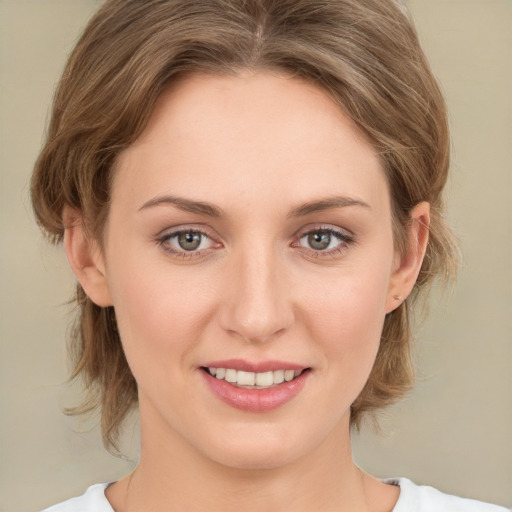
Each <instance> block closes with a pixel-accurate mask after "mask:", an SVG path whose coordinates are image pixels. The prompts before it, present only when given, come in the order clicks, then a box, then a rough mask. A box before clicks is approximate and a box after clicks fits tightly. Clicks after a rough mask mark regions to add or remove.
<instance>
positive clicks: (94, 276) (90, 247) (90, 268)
mask: <svg viewBox="0 0 512 512" xmlns="http://www.w3.org/2000/svg"><path fill="white" fill-rule="evenodd" d="M62 219H63V222H64V226H65V231H64V249H65V251H66V255H67V257H68V261H69V264H70V266H71V269H72V270H73V272H74V274H75V276H76V278H77V279H78V281H79V282H80V284H81V285H82V288H83V289H84V291H85V293H86V294H87V296H88V297H89V298H90V299H91V300H92V301H93V302H94V303H95V304H97V305H98V306H101V307H107V306H112V298H111V296H110V290H109V288H108V284H107V279H106V274H105V263H104V258H103V254H102V252H101V249H100V247H99V245H98V243H97V242H96V240H94V239H92V238H91V237H89V236H88V235H87V233H86V232H85V228H84V219H83V215H82V213H81V212H80V211H79V210H76V209H74V208H71V207H69V206H65V207H64V210H63V213H62Z"/></svg>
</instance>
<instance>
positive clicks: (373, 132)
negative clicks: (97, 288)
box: [32, 0, 455, 445]
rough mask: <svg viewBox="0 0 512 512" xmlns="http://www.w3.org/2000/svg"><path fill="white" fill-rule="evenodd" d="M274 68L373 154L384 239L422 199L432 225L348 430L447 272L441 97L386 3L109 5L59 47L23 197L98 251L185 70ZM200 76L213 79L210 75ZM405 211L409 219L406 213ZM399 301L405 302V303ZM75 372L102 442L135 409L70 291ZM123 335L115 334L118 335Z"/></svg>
mask: <svg viewBox="0 0 512 512" xmlns="http://www.w3.org/2000/svg"><path fill="white" fill-rule="evenodd" d="M269 74H270V75H274V76H278V77H281V78H282V77H286V79H287V80H293V81H294V83H295V82H300V83H301V84H307V85H308V86H309V87H312V88H314V89H316V90H319V91H322V92H323V93H325V95H326V96H328V97H329V99H330V100H331V101H332V102H334V104H335V105H336V106H337V108H339V111H340V114H342V115H343V116H344V117H345V118H346V119H347V120H348V122H349V123H351V126H353V127H354V130H356V131H357V133H358V134H359V135H360V137H361V140H364V141H365V144H367V145H368V146H369V147H371V148H372V149H373V150H374V152H375V154H376V155H377V158H378V162H379V166H380V167H381V169H382V173H383V176H384V179H385V183H386V186H387V189H388V191H389V200H390V218H391V232H392V241H393V245H394V248H395V249H396V251H397V253H398V254H405V252H406V251H407V245H408V243H409V242H408V240H409V234H410V229H411V221H412V219H413V217H414V215H413V212H414V211H415V208H417V207H418V205H420V204H422V203H424V204H425V203H428V205H429V206H430V208H429V230H428V231H429V233H428V243H427V245H426V251H425V255H424V258H423V262H422V264H421V268H420V269H419V274H418V275H417V279H416V280H415V283H414V285H413V286H412V285H411V288H412V291H411V292H410V294H409V295H408V297H407V299H406V300H403V301H398V302H397V307H395V308H390V311H389V313H388V314H387V315H386V316H385V318H384V319H383V327H382V334H381V336H380V340H378V341H379V342H378V349H377V352H376V356H375V362H374V364H373V366H372V368H371V371H370V372H369V377H368V379H367V381H366V384H365V385H364V386H362V389H361V391H360V393H359V394H358V396H357V397H356V398H355V400H354V401H353V403H352V404H351V408H350V409H351V414H350V421H351V424H352V425H354V426H358V425H359V424H360V423H361V420H362V418H363V417H364V416H365V415H366V414H367V413H371V412H374V411H376V410H378V409H379V408H381V407H384V406H386V405H388V404H390V403H393V402H394V401H395V400H397V399H398V398H400V397H401V396H403V395H404V393H406V392H407V390H408V389H409V388H410V386H411V384H412V382H413V370H412V364H411V358H410V342H411V332H410V314H411V311H412V308H413V306H414V303H415V302H417V300H418V299H419V298H420V297H422V296H424V295H425V294H426V293H427V291H428V285H429V284H430V283H431V282H432V280H433V279H434V278H435V277H436V276H444V277H446V276H448V275H449V274H450V273H451V271H452V269H453V267H454V261H455V258H454V250H453V247H454V246H453V243H452V241H451V238H450V232H449V230H448V228H447V226H446V225H445V223H444V221H443V203H442V189H443V187H444V184H445V182H446V178H447V172H448V166H449V136H448V128H447V119H446V112H445V105H444V101H443V98H442V95H441V93H440V90H439V87H438V85H437V83H436V81H435V79H434V77H433V75H432V73H431V71H430V68H429V65H428V63H427V61H426V59H425V56H424V54H423V52H422V50H421V48H420V45H419V42H418V39H417V35H416V33H415V30H414V28H413V26H412V22H411V20H410V19H409V17H408V16H407V14H406V13H405V12H404V10H403V9H402V8H401V6H400V5H399V4H398V3H397V1H396V0H368V1H366V2H359V1H356V0H339V1H335V2H323V1H316V0H289V1H288V0H249V1H246V2H236V1H232V0H209V1H204V0H203V1H201V0H197V1H194V0H150V1H146V2H139V1H135V0H111V1H107V2H106V3H105V4H104V5H103V7H102V8H101V9H100V10H99V11H98V13H97V14H96V15H95V16H94V17H93V18H92V19H91V21H90V22H89V24H88V26H87V27H86V29H85V31H84V34H83V36H82V38H81V39H80V40H79V42H78V44H77V45H76V48H75V50H74V51H73V53H72V54H71V57H70V59H69V62H68V64H67V67H66V69H65V71H64V74H63V78H62V80H61V83H60V85H59V88H58V90H57V93H56V96H55V101H54V107H53V113H52V118H51V123H50V126H49V130H48V138H47V142H46V145H45V147H44V148H43V150H42V152H41V155H40V157H39V159H38V161H37V164H36V168H35V171H34V175H33V181H32V198H33V205H34V210H35V212H36V216H37V219H38V222H39V223H40V225H41V226H42V227H43V229H44V230H45V232H46V233H47V234H48V235H49V236H50V238H51V239H53V240H54V241H57V242H58V241H61V240H62V239H63V237H64V234H65V232H66V229H67V228H70V226H71V225H72V224H73V222H74V221H76V220H77V219H78V220H79V222H80V223H81V225H82V226H83V232H84V234H85V235H86V236H87V237H88V238H90V239H91V240H93V241H95V243H96V246H97V248H98V251H99V252H100V253H101V252H104V251H105V250H106V248H105V240H106V236H107V231H108V222H109V215H110V213H111V204H112V200H113V193H114V187H115V186H116V173H117V172H118V170H119V169H120V168H121V167H122V165H123V158H124V157H125V155H126V154H127V153H129V151H130V148H133V146H134V144H135V143H136V141H138V140H139V138H140V137H141V135H143V134H144V133H145V131H146V130H147V129H151V126H149V128H148V123H150V121H151V120H152V116H153V114H154V112H155V107H156V108H159V104H161V102H162V101H164V100H165V97H166V95H169V94H173V91H174V92H175V93H176V91H178V92H177V94H180V93H179V90H180V87H182V86H183V84H186V83H190V81H193V80H194V77H200V76H202V77H205V76H206V77H217V78H218V79H219V80H221V79H222V77H224V78H229V77H231V78H239V79H241V78H243V77H247V76H258V75H266V76H268V75H269ZM212 79H213V78H212ZM416 220H417V219H416ZM404 299H405V297H404ZM76 300H77V303H78V305H79V312H78V317H77V321H76V325H75V328H74V331H73V333H72V342H71V343H72V344H71V348H72V351H73V354H74V358H75V363H76V366H75V371H74V376H82V377H83V378H84V379H85V382H86V384H87V387H88V389H89V397H88V400H87V402H86V403H85V404H84V405H83V406H82V407H81V408H78V409H77V410H78V411H79V412H82V411H85V410H88V409H91V408H94V407H96V406H100V407H101V411H102V429H103V434H104V439H105V442H106V444H107V445H112V444H114V443H115V439H116V435H117V433H118V430H119V427H120V425H121V422H122V420H123V418H124V417H125V416H126V414H127V412H128V411H129V410H130V408H131V407H133V406H134V405H135V404H136V403H137V384H136V382H135V379H134V377H133V374H132V372H131V370H130V367H129V365H128V362H127V360H126V357H125V352H124V351H123V347H122V344H121V340H120V335H119V329H118V326H117V320H116V314H115V311H114V307H113V306H112V305H111V304H110V302H109V301H105V302H104V303H102V301H98V300H96V302H94V301H93V300H91V298H89V296H88V295H87V294H86V293H85V291H84V289H83V287H82V286H81V285H80V284H78V287H77V295H76ZM121 331H122V330H121Z"/></svg>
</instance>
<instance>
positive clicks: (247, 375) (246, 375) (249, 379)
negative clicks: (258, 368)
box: [236, 370, 256, 386]
mask: <svg viewBox="0 0 512 512" xmlns="http://www.w3.org/2000/svg"><path fill="white" fill-rule="evenodd" d="M255 380H256V375H255V374H254V373H253V372H243V371H242V370H238V372H237V374H236V383H237V384H238V385H239V386H254V383H255Z"/></svg>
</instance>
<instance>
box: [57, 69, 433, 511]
mask: <svg viewBox="0 0 512 512" xmlns="http://www.w3.org/2000/svg"><path fill="white" fill-rule="evenodd" d="M170 196H172V201H171V200H170V199H169V197H170ZM177 197H178V198H184V199H186V200H188V201H196V202H197V201H199V202H201V203H208V204H209V205H210V206H212V208H213V209H214V211H206V210H205V209H204V208H203V209H202V210H204V211H202V210H201V209H199V210H198V208H197V206H196V207H195V211H185V210H184V209H183V207H184V204H185V203H183V201H181V202H180V203H179V204H177V203H176V201H175V199H176V198H177ZM333 198H336V199H335V201H333ZM340 198H343V201H342V202H341V203H340ZM322 201H323V203H319V202H322ZM326 201H327V202H326ZM334 203H336V204H334ZM313 204H314V205H316V207H311V205H313ZM187 205H188V206H190V205H189V204H188V203H187ZM304 205H309V206H310V208H304ZM187 208H188V207H187ZM188 209H189V210H190V208H188ZM212 213H215V215H211V214H212ZM428 214H429V206H428V204H426V203H421V204H419V205H418V206H417V207H416V208H415V209H414V210H413V212H412V214H411V217H412V219H413V222H412V223H411V228H410V231H409V233H408V236H409V244H408V247H407V250H406V252H405V253H404V254H399V253H398V252H397V251H396V250H395V248H394V245H393V237H392V224H391V209H390V195H389V190H388V185H387V181H386V178H385V175H384V173H383V170H382V168H381V164H380V161H379V159H378V157H377V155H376V153H375V150H374V149H373V147H372V146H371V145H370V144H369V143H368V142H367V141H366V140H365V138H364V136H363V135H362V134H361V133H360V132H359V131H358V129H357V127H356V126H355V125H354V124H353V123H352V122H351V121H350V120H349V119H348V118H347V116H346V115H345V114H344V113H343V112H342V111H341V110H340V108H339V107H338V106H337V105H336V104H335V103H334V102H333V101H332V100H331V98H330V97H329V96H328V95H327V94H326V93H324V92H323V91H322V90H320V89H318V88H316V87H315V86H313V85H310V84H307V83H304V82H302V81H300V80H297V79H294V78H289V77H287V76H284V75H278V74H270V73H244V74H241V75H239V76H236V77H233V76H230V77H226V76H209V75H194V76H192V77H188V78H186V79H182V80H181V81H180V82H178V83H176V84H174V85H173V86H172V88H171V89H169V90H168V91H167V92H166V93H165V94H164V95H163V96H162V97H161V98H160V100H159V102H158V104H157V106H156V108H155V110H154V113H153V115H152V117H151V120H150V122H149V124H148V126H147V128H146V130H145V131H144V133H143V134H142V135H141V137H140V138H139V139H138V140H137V141H136V142H135V143H134V144H133V145H132V146H131V147H129V148H128V149H127V150H125V151H124V152H123V153H122V154H121V155H120V157H119V159H118V161H117V166H116V170H115V178H114V182H113V189H112V203H111V210H110V214H109V218H108V222H107V226H106V230H105V238H104V240H103V249H102V250H100V249H99V244H97V243H96V242H95V241H94V240H90V239H88V238H87V237H86V236H85V235H84V233H83V231H82V229H81V225H80V222H79V220H80V212H77V211H74V210H71V209H70V208H67V209H66V211H65V217H67V221H68V225H70V226H72V227H70V228H68V229H67V231H66V239H65V246H66V250H67V253H68V258H69V261H70V263H71V266H72V268H73V270H74V271H75V273H76V275H77V277H78V279H79V280H80V282H81V284H82V286H83V287H84V289H85V290H86V292H87V294H88V295H89V296H90V297H91V298H92V300H94V301H95V302H96V303H97V304H99V305H102V306H107V305H114V306H115V310H116V315H117V319H118V324H119V331H120V334H121V338H122V342H123V347H124V350H125V352H126V356H127V359H128V362H129V364H130V367H131V369H132V372H133V374H134V376H135V378H136V380H137V383H138V387H139V403H140V417H141V454H140V462H139V465H138V467H137V469H136V470H135V471H134V473H133V474H131V475H130V476H129V477H127V478H125V479H124V480H121V481H120V482H118V483H116V484H114V485H112V486H110V487H109V488H108V489H107V493H106V494H107V498H108V499H109V501H110V502H111V504H112V505H113V508H114V509H115V510H116V511H124V512H126V511H133V510H137V511H139V512H143V511H146V510H148V511H149V510H151V511H153V512H155V511H164V510H165V511H173V510H176V511H178V510H197V511H202V510H211V509H212V506H213V508H214V509H215V510H224V511H230V510H237V511H238V510H244V511H251V510H259V511H261V510H270V509H271V507H276V509H279V510H284V511H286V510H294V511H301V510H304V511H311V510H337V511H351V512H353V511H366V510H372V511H381V512H384V511H390V510H391V509H392V508H393V506H394V504H395V503H396V500H397V498H398V493H399V490H398V489H397V488H396V487H393V486H389V485H385V484H383V483H381V482H379V481H378V480H376V479H374V478H372V477H370V476H369V475H366V474H364V473H363V472H362V471H361V470H360V469H359V468H357V466H356V465H355V464H354V462H353V460H352V454H351V449H350V428H349V422H350V405H351V404H352V402H353V401H354V400H355V399H356V397H357V396H358V394H359V393H360V391H361V390H362V388H363V386H364V384H365V382H366V380H367V378H368V375H369V373H370V370H371V368H372V365H373V363H374V360H375V356H376V353H377V349H378V346H379V340H380V334H381V331H382V326H383V322H384V318H385V315H386V314H387V313H388V312H390V311H392V310H393V309H394V308H396V307H397V306H398V305H399V304H400V301H399V300H398V299H397V298H396V297H397V296H401V297H402V298H405V297H406V296H407V295H408V294H409V293H410V291H411V289H412V286H413V285H414V282H415V280H416V277H417V274H418V272H419V269H420V266H421V261H422V258H423V255H424V250H425V245H426V242H427V228H426V227H427V226H428V221H429V217H428ZM180 229H182V230H183V229H192V230H194V231H196V232H203V233H205V235H206V236H204V237H203V235H199V236H200V237H202V238H201V245H200V247H199V250H193V251H188V252H187V251H184V250H183V249H182V248H180V245H179V243H178V239H177V237H176V236H174V234H175V233H176V232H177V231H179V230H180ZM326 229H331V230H333V231H334V232H336V233H339V235H335V234H332V233H331V235H330V242H329V247H328V249H326V250H317V249H316V248H314V247H312V246H311V243H310V242H311V238H308V235H309V234H312V233H313V234H314V233H316V234H317V235H319V234H320V235H321V234H323V235H324V236H329V235H328V233H327V232H326V231H325V230H326ZM326 233H327V235H326ZM173 236H174V238H173ZM402 300H403V299H402ZM230 358H241V359H246V360H248V361H265V360H270V359H272V360H275V359H277V360H282V361H288V362H291V363H297V364H300V365H301V366H303V367H309V368H311V371H310V374H309V375H308V377H307V381H306V384H305V386H304V388H303V390H302V391H301V392H300V393H299V394H298V395H297V396H296V397H295V398H293V400H291V401H290V402H288V403H287V404H285V405H283V406H281V407H279V408H277V409H275V410H272V411H267V412H259V413H253V412H247V411H241V410H238V409H235V408H233V407H230V406H228V405H226V404H225V403H223V402H221V401H220V400H218V399H217V398H216V397H215V396H214V395H213V394H212V393H211V391H210V390H209V389H208V387H207V386H206V385H205V383H204V379H203V375H201V372H202V370H201V369H200V366H202V365H204V364H205V363H206V362H208V361H212V360H219V359H230Z"/></svg>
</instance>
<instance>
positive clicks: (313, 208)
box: [288, 196, 371, 217]
mask: <svg viewBox="0 0 512 512" xmlns="http://www.w3.org/2000/svg"><path fill="white" fill-rule="evenodd" d="M347 206H360V207H363V208H368V209H370V210H371V206H370V205H369V204H368V203H365V202H364V201H362V200H361V199H357V198H355V197H348V196H333V197H327V198H325V199H319V200H318V201H311V202H309V203H305V204H302V205H300V206H298V207H297V208H294V209H293V210H292V211H291V212H290V214H289V215H288V216H289V217H304V216H305V215H310V214H312V213H317V212H322V211H325V210H332V209H334V208H346V207H347Z"/></svg>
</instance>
